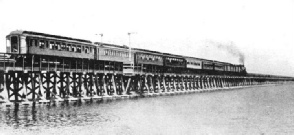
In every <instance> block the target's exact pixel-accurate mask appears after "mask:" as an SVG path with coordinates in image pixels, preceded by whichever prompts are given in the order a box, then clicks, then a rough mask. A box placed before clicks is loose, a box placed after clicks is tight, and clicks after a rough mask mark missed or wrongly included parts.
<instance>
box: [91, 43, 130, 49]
mask: <svg viewBox="0 0 294 135" xmlns="http://www.w3.org/2000/svg"><path fill="white" fill-rule="evenodd" d="M94 44H95V45H100V46H107V47H113V48H123V49H128V48H129V47H128V46H126V45H123V46H121V45H115V44H108V43H102V42H94Z"/></svg>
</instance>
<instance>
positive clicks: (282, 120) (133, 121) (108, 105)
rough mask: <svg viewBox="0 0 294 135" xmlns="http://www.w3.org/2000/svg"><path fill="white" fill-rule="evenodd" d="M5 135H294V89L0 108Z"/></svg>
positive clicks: (281, 87) (280, 87)
mask: <svg viewBox="0 0 294 135" xmlns="http://www.w3.org/2000/svg"><path fill="white" fill-rule="evenodd" d="M0 131H1V132H0V134H1V135H10V134H11V135H18V134H19V135H31V134H42V135H43V134H57V135H59V134H60V135H72V134H87V135H93V134H117V135H122V134H126V135H128V134H131V135H132V134H133V135H138V134H143V135H144V134H146V135H147V134H152V135H153V134H155V135H156V134H158V135H160V134H164V135H165V134H168V135H170V134H175V135H178V134H182V135H187V134H191V135H194V134H200V135H202V134H204V135H206V134H207V135H210V134H212V135H218V134H220V135H228V134H231V135H236V134H242V135H243V134H245V135H246V134H248V135H262V134H266V135H267V134H294V84H285V85H276V86H266V87H252V88H243V89H236V90H227V91H217V92H210V93H192V94H186V95H176V96H160V97H152V98H139V99H129V100H119V101H110V102H104V103H88V104H86V103H82V104H74V103H69V104H57V105H56V106H46V105H36V106H23V105H20V106H18V107H17V106H15V107H11V108H6V107H0Z"/></svg>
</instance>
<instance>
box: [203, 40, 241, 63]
mask: <svg viewBox="0 0 294 135" xmlns="http://www.w3.org/2000/svg"><path fill="white" fill-rule="evenodd" d="M207 43H209V44H211V45H215V46H216V47H217V48H218V49H222V50H224V51H226V52H228V53H229V54H231V55H232V56H234V57H237V58H238V59H239V63H240V64H244V61H245V56H244V53H243V52H242V51H241V50H240V49H239V48H238V47H237V46H236V45H235V44H234V42H229V43H221V42H215V41H210V40H209V41H207Z"/></svg>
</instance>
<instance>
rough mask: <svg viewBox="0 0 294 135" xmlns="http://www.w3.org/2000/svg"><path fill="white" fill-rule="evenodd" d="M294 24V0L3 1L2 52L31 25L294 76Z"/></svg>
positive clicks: (0, 12) (0, 20) (0, 7)
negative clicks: (16, 32) (10, 36)
mask: <svg viewBox="0 0 294 135" xmlns="http://www.w3.org/2000/svg"><path fill="white" fill-rule="evenodd" d="M293 24H294V0H221V1H220V0H190V1H189V0H179V1H175V0H148V1H147V0H146V1H141V0H83V1H81V0H63V1H61V0H25V1H24V0H0V51H1V52H5V44H6V43H5V42H6V41H5V36H6V35H8V34H9V33H10V32H11V31H14V30H28V31H36V32H42V33H48V34H55V35H61V36H68V37H74V38H81V39H87V40H91V41H93V42H94V41H103V42H106V43H112V44H117V45H130V46H131V47H136V48H143V49H149V50H155V51H161V52H167V53H173V54H178V55H185V56H192V57H198V58H205V59H211V60H217V61H223V62H229V63H233V64H240V58H239V56H244V64H245V66H246V68H247V72H250V73H263V74H272V75H284V76H294V70H293V69H294V60H293V59H294V53H293V52H294V25H293ZM129 32H132V33H133V34H131V35H130V38H129V36H128V34H127V33H129ZM100 33H103V38H102V39H101V37H100V36H99V34H100ZM129 41H130V42H129Z"/></svg>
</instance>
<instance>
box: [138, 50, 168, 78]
mask: <svg viewBox="0 0 294 135" xmlns="http://www.w3.org/2000/svg"><path fill="white" fill-rule="evenodd" d="M133 50H134V52H135V59H134V60H135V70H136V72H138V73H162V72H163V56H162V53H161V52H156V51H150V50H145V49H139V48H134V49H133Z"/></svg>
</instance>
